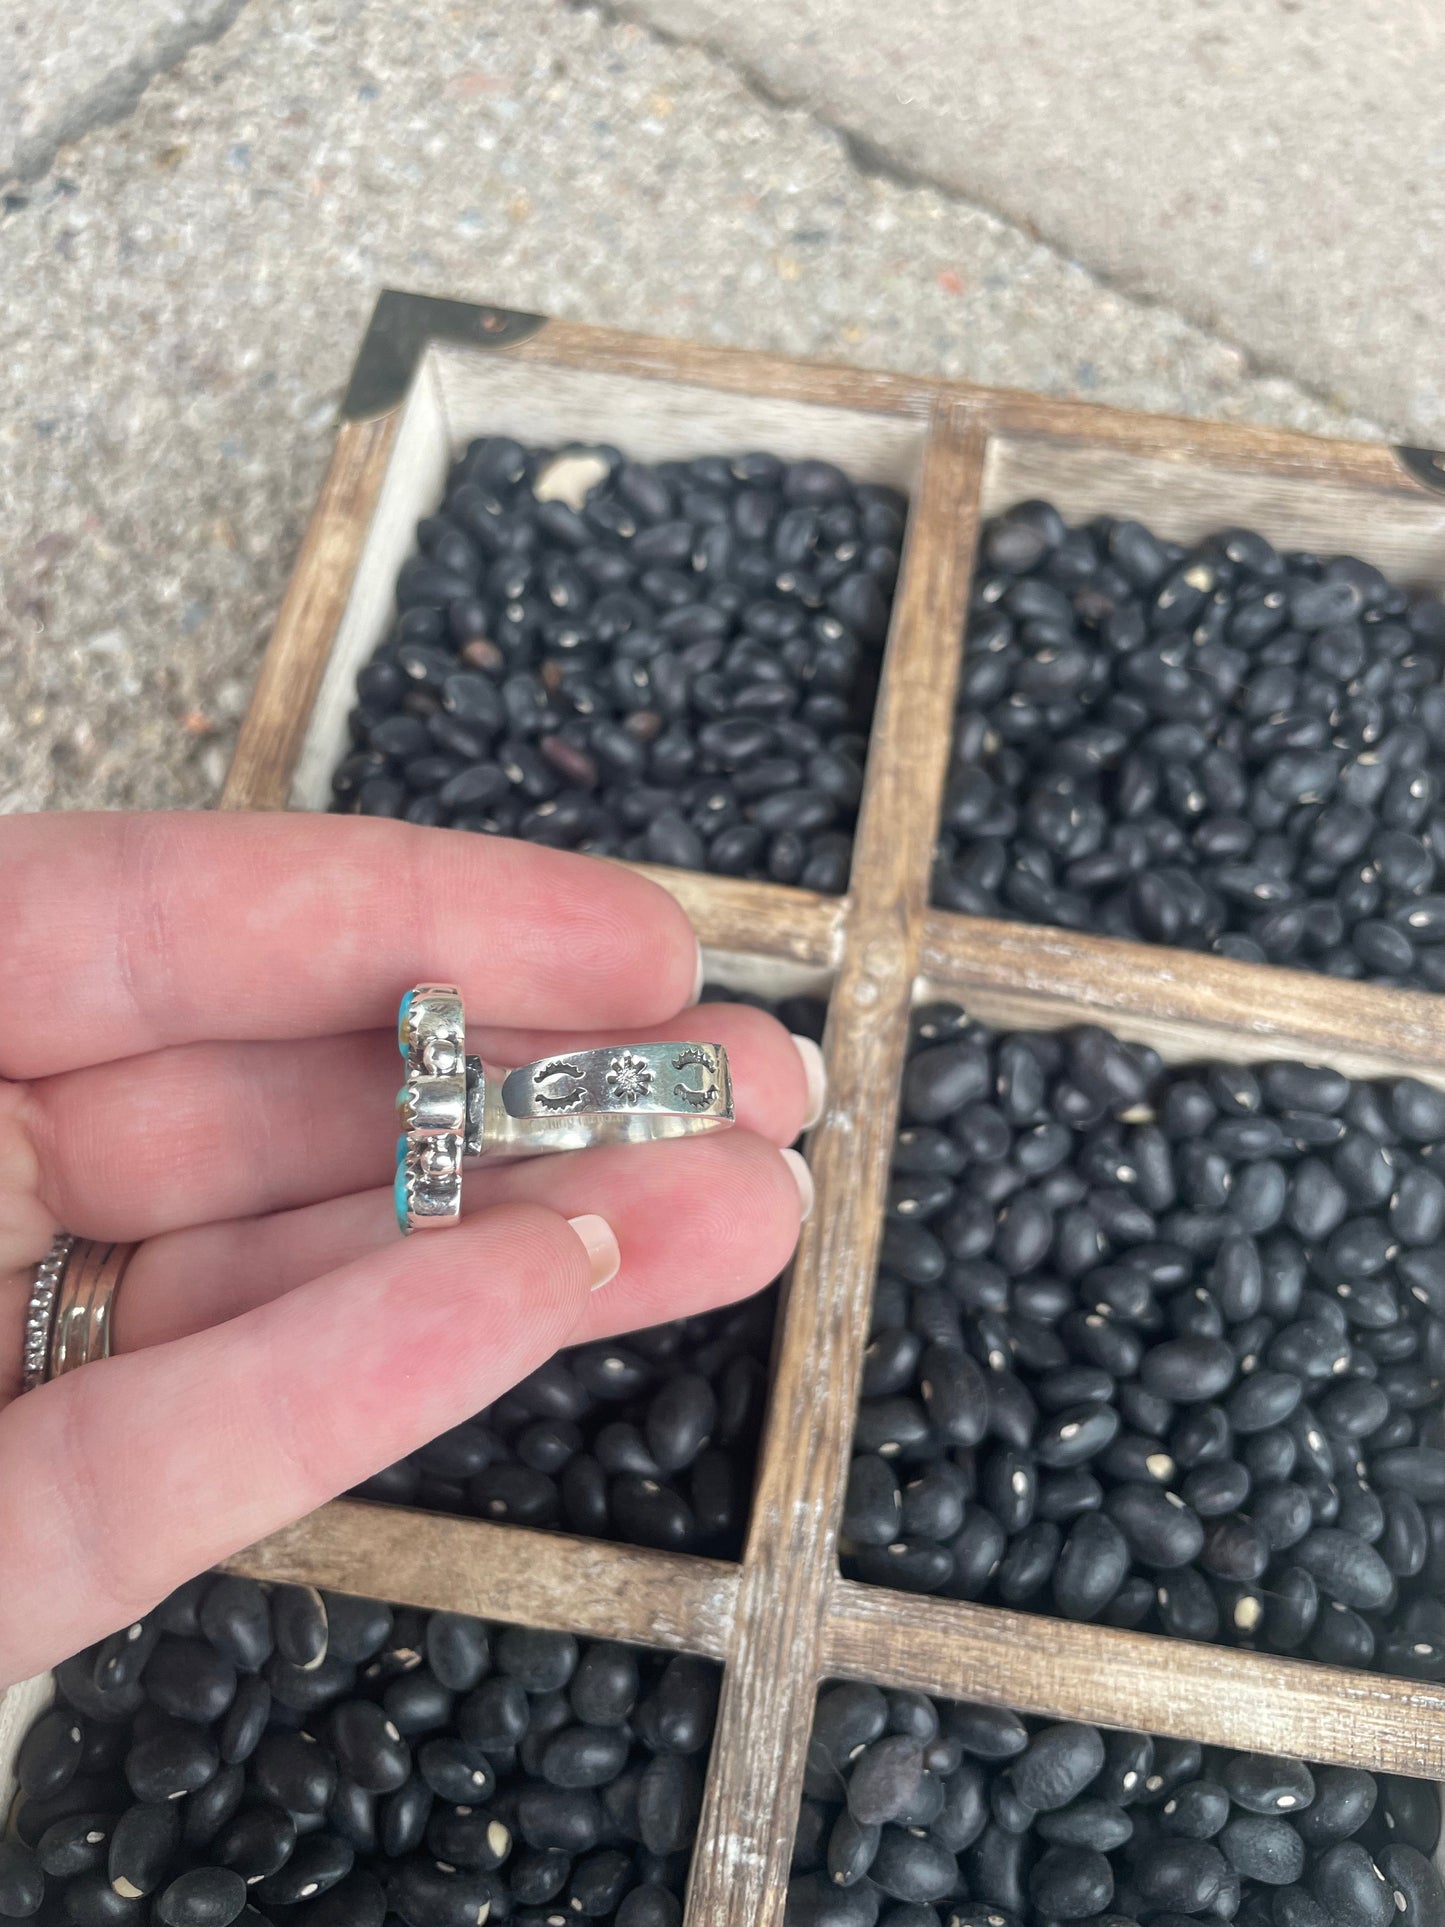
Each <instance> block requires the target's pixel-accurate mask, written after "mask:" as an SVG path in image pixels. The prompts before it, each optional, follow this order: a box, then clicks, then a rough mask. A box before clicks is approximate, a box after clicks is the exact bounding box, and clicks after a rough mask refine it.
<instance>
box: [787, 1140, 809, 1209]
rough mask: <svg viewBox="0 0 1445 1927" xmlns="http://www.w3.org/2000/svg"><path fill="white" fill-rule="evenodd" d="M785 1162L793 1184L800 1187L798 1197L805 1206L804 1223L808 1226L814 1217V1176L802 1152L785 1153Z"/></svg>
mask: <svg viewBox="0 0 1445 1927" xmlns="http://www.w3.org/2000/svg"><path fill="white" fill-rule="evenodd" d="M783 1162H784V1164H786V1165H787V1167H788V1169H789V1170H790V1171H791V1172H792V1174H793V1182H794V1184H796V1185H797V1187H798V1196H799V1198H800V1199H801V1200H802V1204H803V1222H804V1223H805V1224H806V1223H807V1221H808V1219H809V1218H811V1217H812V1215H813V1174H812V1172H811V1171H810V1170H809V1169H808V1161H807V1159H806V1158H805V1157H804V1156H803V1154H802V1152H801V1151H784V1153H783Z"/></svg>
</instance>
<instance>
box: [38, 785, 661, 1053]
mask: <svg viewBox="0 0 1445 1927" xmlns="http://www.w3.org/2000/svg"><path fill="white" fill-rule="evenodd" d="M697 974H698V948H697V939H696V937H695V936H694V935H693V931H692V926H691V925H690V924H689V922H688V920H687V918H686V916H685V915H684V914H683V912H682V910H681V909H679V907H678V906H677V904H676V903H675V902H674V901H673V899H672V898H671V897H670V896H669V895H668V894H667V892H666V891H665V890H662V889H660V888H659V887H658V886H657V885H656V884H654V883H651V882H649V881H648V880H647V879H646V878H643V877H639V876H634V875H633V874H632V873H631V872H630V871H627V870H624V869H622V868H621V867H620V866H618V865H615V864H610V863H603V862H600V861H597V860H596V859H594V858H589V857H581V856H573V855H570V854H568V853H567V852H565V851H560V850H548V849H543V848H540V847H538V846H537V845H535V844H530V843H520V842H511V841H509V840H507V839H505V838H502V837H489V836H468V835H466V834H463V833H460V832H458V831H455V830H433V829H421V828H418V827H416V826H414V825H412V824H406V823H391V822H383V821H380V820H377V819H373V818H368V817H343V816H320V815H294V816H291V815H284V814H276V815H255V816H248V815H244V814H234V815H180V814H176V815H122V814H106V815H81V814H75V815H68V814H52V815H43V816H15V817H8V818H5V819H0V984H3V985H4V986H5V1008H4V1011H3V1013H0V1076H5V1077H11V1078H32V1077H42V1076H47V1075H50V1074H51V1073H53V1072H56V1071H64V1070H73V1069H76V1068H77V1067H79V1066H81V1065H85V1064H95V1063H104V1062H109V1061H110V1060H112V1059H114V1058H118V1057H130V1056H134V1055H135V1054H136V1053H137V1052H140V1051H149V1050H155V1049H157V1048H159V1047H160V1046H162V1045H166V1044H183V1043H197V1042H203V1041H211V1042H215V1041H220V1040H226V1039H248V1038H288V1037H309V1036H320V1035H325V1034H329V1033H331V1032H334V1031H351V1030H362V1029H369V1028H374V1027H378V1026H381V1025H385V1024H388V1023H390V1022H391V1020H392V1018H393V1016H394V1014H395V1009H396V1003H397V999H398V997H399V996H400V994H401V992H402V991H403V990H405V989H406V988H407V987H408V986H409V985H411V984H413V983H420V982H426V981H443V982H447V983H455V984H457V985H459V986H460V988H461V991H462V995H463V997H464V998H465V999H466V1000H467V1009H468V1015H469V1017H470V1018H471V1019H472V1021H474V1022H477V1023H485V1024H504V1025H521V1026H530V1025H539V1026H550V1027H554V1028H559V1029H569V1030H571V1029H577V1028H579V1027H583V1026H589V1025H594V1024H608V1025H610V1024H651V1023H660V1022H661V1021H662V1020H663V1019H664V1018H667V1017H670V1016H672V1015H673V1013H674V1012H676V1011H678V1010H680V1009H681V1008H682V1007H683V1005H684V1004H686V1003H687V1002H688V1001H689V1000H690V999H691V997H692V995H693V992H694V989H695V986H696V980H697Z"/></svg>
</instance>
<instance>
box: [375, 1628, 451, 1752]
mask: <svg viewBox="0 0 1445 1927" xmlns="http://www.w3.org/2000/svg"><path fill="white" fill-rule="evenodd" d="M409 1650H410V1649H408V1651H409ZM420 1657H421V1656H420V1654H417V1655H416V1656H415V1657H408V1659H407V1662H406V1663H407V1666H408V1670H407V1671H406V1672H404V1673H403V1674H402V1675H401V1677H400V1678H399V1679H394V1680H392V1681H391V1682H390V1683H389V1685H388V1686H387V1688H386V1691H385V1692H384V1693H383V1694H382V1701H381V1703H382V1705H383V1706H384V1707H385V1709H386V1712H387V1715H388V1717H389V1718H390V1720H391V1723H392V1725H393V1726H394V1727H395V1728H396V1730H397V1731H398V1732H399V1733H408V1734H409V1733H430V1732H433V1731H435V1729H436V1728H438V1727H441V1726H445V1725H446V1723H447V1721H448V1720H449V1719H450V1718H451V1711H452V1695H451V1694H450V1693H449V1692H448V1691H447V1689H446V1688H445V1687H444V1686H443V1685H442V1684H441V1682H440V1681H439V1680H437V1679H434V1678H433V1677H432V1675H431V1673H430V1672H429V1671H427V1669H426V1668H425V1667H423V1666H422V1665H420V1664H419V1661H420Z"/></svg>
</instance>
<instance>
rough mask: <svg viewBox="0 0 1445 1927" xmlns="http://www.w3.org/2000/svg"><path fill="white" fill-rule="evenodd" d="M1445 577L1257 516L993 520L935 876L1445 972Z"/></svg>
mask: <svg viewBox="0 0 1445 1927" xmlns="http://www.w3.org/2000/svg"><path fill="white" fill-rule="evenodd" d="M1442 674H1445V602H1441V601H1440V600H1439V599H1438V598H1437V597H1436V596H1433V595H1412V594H1410V593H1409V592H1407V591H1406V590H1404V589H1401V588H1397V587H1395V586H1394V585H1392V584H1391V583H1390V582H1388V581H1387V580H1386V579H1385V577H1384V576H1383V575H1381V574H1380V572H1379V570H1378V569H1375V568H1372V567H1371V566H1370V565H1369V564H1368V563H1365V562H1360V561H1357V560H1355V559H1354V558H1353V557H1351V556H1338V557H1335V558H1334V559H1332V560H1329V561H1324V560H1322V559H1321V558H1320V557H1318V556H1314V555H1302V554H1287V555H1281V554H1279V553H1278V552H1277V551H1276V550H1275V549H1274V548H1272V547H1271V545H1270V544H1269V543H1268V542H1267V541H1266V540H1265V539H1264V537H1263V536H1261V535H1256V534H1253V533H1251V532H1250V531H1249V530H1248V529H1228V530H1226V531H1225V532H1224V533H1223V534H1220V535H1215V536H1211V537H1210V538H1209V539H1208V540H1206V541H1203V542H1199V543H1197V544H1195V546H1194V547H1192V548H1188V549H1186V548H1185V547H1184V546H1183V545H1182V544H1180V543H1177V542H1165V541H1161V540H1160V539H1159V538H1158V537H1156V536H1154V535H1151V534H1150V532H1149V530H1148V529H1146V528H1144V527H1143V526H1142V525H1141V524H1140V523H1138V522H1129V521H1116V520H1112V519H1109V518H1102V519H1100V520H1098V521H1095V522H1091V523H1090V524H1089V525H1088V526H1087V527H1084V528H1074V529H1070V528H1066V527H1065V525H1064V521H1063V518H1062V517H1061V516H1060V515H1059V513H1058V511H1057V510H1056V509H1054V508H1053V507H1051V506H1050V504H1049V503H1047V502H1024V503H1021V504H1019V506H1017V507H1016V508H1014V509H1011V510H1010V511H1009V512H1008V513H1007V514H1005V515H1003V516H1000V517H999V518H998V519H996V520H995V521H993V522H991V523H989V524H988V525H987V527H986V528H985V530H984V533H983V540H982V550H981V554H980V558H979V571H978V575H977V579H976V581H975V584H974V591H973V603H972V611H971V614H970V618H969V624H968V634H967V639H966V645H965V652H964V663H963V674H962V681H961V685H960V693H959V699H958V713H957V717H956V722H955V736H954V763H953V768H952V772H951V775H950V779H949V783H948V789H947V794H946V798H945V802H944V808H943V819H942V833H941V836H940V840H939V848H938V861H937V867H936V871H935V878H934V899H935V901H936V902H937V903H939V904H941V905H943V906H944V907H946V908H948V909H952V910H962V911H967V912H971V913H973V914H976V915H979V916H990V917H996V916H1004V917H1022V918H1024V919H1026V920H1027V921H1028V922H1031V923H1052V924H1062V925H1064V926H1065V927H1066V928H1068V929H1071V930H1088V931H1094V932H1098V933H1101V934H1102V935H1104V936H1111V937H1126V938H1133V939H1137V940H1142V941H1143V942H1146V943H1165V944H1178V945H1182V946H1183V947H1185V948H1186V949H1191V950H1213V951H1217V952H1218V953H1219V954H1220V955H1221V956H1226V957H1237V958H1241V959H1244V960H1246V961H1248V962H1252V963H1266V962H1267V963H1278V964H1289V965H1292V966H1294V967H1295V968H1297V969H1305V970H1323V971H1327V972H1329V973H1330V974H1332V975H1334V976H1340V977H1358V978H1366V979H1368V980H1369V981H1371V982H1373V983H1383V984H1395V985H1407V986H1413V987H1416V988H1424V989H1429V990H1441V989H1445V687H1442V686H1441V677H1442Z"/></svg>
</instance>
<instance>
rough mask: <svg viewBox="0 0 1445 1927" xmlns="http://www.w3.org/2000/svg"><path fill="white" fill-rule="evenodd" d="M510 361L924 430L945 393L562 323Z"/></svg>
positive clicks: (923, 380)
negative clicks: (689, 386)
mask: <svg viewBox="0 0 1445 1927" xmlns="http://www.w3.org/2000/svg"><path fill="white" fill-rule="evenodd" d="M509 355H510V357H511V358H513V359H515V360H518V361H532V362H541V363H543V364H545V365H547V366H557V365H561V366H564V367H571V368H584V369H596V370H599V371H602V372H605V373H607V374H612V375H622V376H640V377H642V378H644V379H646V380H649V381H675V382H692V383H695V384H697V385H698V386H701V387H707V388H715V389H718V390H719V391H720V392H721V393H723V394H729V395H736V396H738V397H739V398H740V399H742V400H744V401H746V400H751V399H753V398H755V397H758V396H765V397H767V398H768V399H770V400H777V401H797V402H806V403H809V404H811V405H813V406H815V407H830V406H831V407H838V408H849V409H865V410H868V411H870V412H872V413H876V414H883V415H904V416H912V417H913V418H914V419H915V420H916V421H918V422H920V423H921V422H925V421H927V419H928V416H929V413H930V411H931V410H932V408H933V405H934V403H935V401H936V400H937V398H938V395H939V393H940V392H941V390H942V388H943V386H944V384H942V383H941V382H939V381H937V380H933V379H930V378H929V377H928V376H926V375H896V374H888V373H885V372H883V371H881V370H879V369H876V368H852V367H847V366H845V365H843V364H842V363H835V362H825V361H795V360H792V359H791V358H789V357H787V356H783V355H770V354H765V353H760V352H758V351H756V350H752V349H744V348H715V347H712V346H711V345H709V344H708V343H707V342H704V341H678V340H675V339H673V338H671V337H668V336H662V335H634V334H627V333H625V332H624V331H623V330H621V329H619V328H596V327H592V326H590V325H588V324H586V323H584V322H578V321H562V320H558V319H555V318H554V319H552V320H550V321H549V322H548V323H547V326H546V328H545V329H544V330H543V332H542V333H541V334H540V335H534V336H533V337H532V339H531V340H530V341H524V342H521V343H519V344H518V345H517V347H515V348H513V349H511V350H509ZM980 392H982V391H980Z"/></svg>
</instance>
